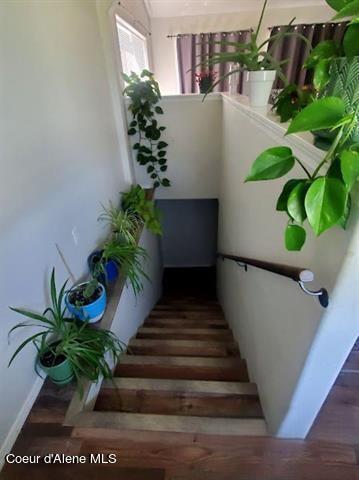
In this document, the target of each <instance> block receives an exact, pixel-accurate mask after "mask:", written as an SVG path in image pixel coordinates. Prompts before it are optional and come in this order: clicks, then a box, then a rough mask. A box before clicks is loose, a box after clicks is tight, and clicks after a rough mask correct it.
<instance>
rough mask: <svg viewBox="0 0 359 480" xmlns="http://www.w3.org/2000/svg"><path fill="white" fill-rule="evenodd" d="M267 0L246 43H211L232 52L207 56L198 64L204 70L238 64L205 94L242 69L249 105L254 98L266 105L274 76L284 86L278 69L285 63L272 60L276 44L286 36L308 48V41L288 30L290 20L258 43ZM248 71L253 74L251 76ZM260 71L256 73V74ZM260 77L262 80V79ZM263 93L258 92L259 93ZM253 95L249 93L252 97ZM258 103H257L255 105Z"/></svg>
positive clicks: (283, 77) (281, 73) (254, 101)
mask: <svg viewBox="0 0 359 480" xmlns="http://www.w3.org/2000/svg"><path fill="white" fill-rule="evenodd" d="M267 3H268V0H264V3H263V8H262V11H261V14H260V18H259V22H258V25H257V27H256V29H255V30H254V31H252V32H251V38H250V42H249V43H242V42H229V41H225V40H224V41H219V42H212V43H218V44H220V45H222V46H226V47H229V48H231V50H232V51H230V52H219V53H214V54H213V55H211V56H210V57H209V59H208V60H207V61H205V62H201V63H200V64H199V65H203V64H205V65H207V66H208V67H212V66H213V65H216V64H221V63H227V62H233V63H234V64H238V65H239V66H238V68H236V69H234V70H231V71H230V72H228V73H226V74H225V75H223V76H221V77H220V78H219V79H218V80H217V81H216V82H214V83H213V85H212V87H211V88H210V89H209V90H208V91H207V92H206V93H209V92H211V91H212V90H213V88H214V87H215V86H216V85H217V84H218V83H220V82H221V81H222V80H224V79H225V78H227V77H229V76H230V75H233V74H236V73H238V72H241V71H243V70H246V71H248V72H250V73H249V76H248V80H249V82H250V85H251V88H250V90H252V87H253V92H251V91H250V97H252V99H251V103H253V104H256V105H259V104H258V103H257V102H256V98H255V97H256V96H258V97H260V96H262V100H263V102H264V104H267V103H268V99H269V95H270V91H271V89H272V85H273V81H274V79H275V76H276V75H278V76H279V77H280V78H281V79H282V81H283V82H284V84H285V85H287V83H288V81H287V79H286V77H285V75H284V74H283V72H282V70H281V67H282V65H284V64H285V63H287V60H284V61H281V62H278V61H277V60H276V59H275V58H274V57H273V51H274V48H275V46H276V45H277V43H278V42H279V41H281V40H283V39H284V38H286V37H298V38H300V39H302V40H303V41H304V42H305V43H307V44H308V45H310V44H309V42H308V40H307V39H306V38H305V37H304V36H303V35H300V34H299V33H297V32H293V31H289V30H290V28H291V26H292V24H293V22H294V20H295V19H293V20H292V21H291V22H290V23H289V25H288V28H287V29H286V30H283V31H281V32H279V33H277V34H276V35H274V36H272V37H271V38H268V39H266V40H264V41H262V42H260V41H259V38H260V36H261V28H262V23H263V18H264V14H265V11H266V8H267ZM251 72H257V73H254V74H251ZM258 72H260V74H258ZM262 77H263V78H262ZM258 83H261V84H262V85H261V89H262V90H257V89H256V85H258ZM264 89H265V90H266V91H265V92H263V93H262V91H263V90H264ZM252 93H253V94H252ZM259 103H261V102H259Z"/></svg>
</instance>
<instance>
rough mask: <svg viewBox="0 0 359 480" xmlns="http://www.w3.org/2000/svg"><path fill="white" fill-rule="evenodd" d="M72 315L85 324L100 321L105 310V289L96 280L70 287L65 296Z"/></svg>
mask: <svg viewBox="0 0 359 480" xmlns="http://www.w3.org/2000/svg"><path fill="white" fill-rule="evenodd" d="M65 303H66V306H67V308H68V310H69V311H70V313H71V314H72V315H74V316H75V317H76V318H77V319H78V320H81V321H83V322H87V323H96V322H98V321H100V320H101V318H102V317H103V315H104V313H105V310H106V289H105V287H104V286H103V285H102V283H100V282H99V281H98V280H97V278H92V279H91V280H89V281H87V282H83V283H80V284H79V285H75V286H74V287H72V288H71V289H70V290H69V291H68V292H67V293H66V296H65Z"/></svg>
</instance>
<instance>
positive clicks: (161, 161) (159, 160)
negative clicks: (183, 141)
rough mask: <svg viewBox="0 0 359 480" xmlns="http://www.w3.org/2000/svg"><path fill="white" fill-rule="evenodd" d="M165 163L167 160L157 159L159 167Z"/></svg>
mask: <svg viewBox="0 0 359 480" xmlns="http://www.w3.org/2000/svg"><path fill="white" fill-rule="evenodd" d="M166 162H167V158H159V159H158V163H159V164H160V165H164V164H165V163H166Z"/></svg>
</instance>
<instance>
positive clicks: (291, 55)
mask: <svg viewBox="0 0 359 480" xmlns="http://www.w3.org/2000/svg"><path fill="white" fill-rule="evenodd" d="M346 26H347V23H346V22H343V23H317V24H314V25H307V24H306V25H304V24H303V25H295V26H293V27H291V28H290V29H289V31H290V32H297V33H300V34H301V35H303V36H304V37H305V38H307V39H308V40H309V42H310V43H311V45H312V47H315V46H316V45H318V43H319V42H321V41H323V40H332V39H333V40H337V41H338V42H341V41H342V39H343V36H344V32H345V29H346ZM286 29H288V27H285V26H282V27H273V28H272V30H271V37H273V36H274V35H276V34H277V33H279V32H282V31H284V30H286ZM269 48H272V55H273V57H274V58H275V59H276V60H278V61H282V60H287V59H288V60H289V61H288V63H287V64H286V65H284V66H283V67H282V71H283V73H284V75H285V76H286V77H287V79H288V81H289V82H290V83H296V84H297V85H300V86H303V85H310V84H311V83H312V80H313V72H312V71H308V70H306V69H303V68H302V67H303V64H304V62H305V60H306V58H307V57H308V55H309V51H310V49H309V47H308V46H307V44H306V43H305V42H304V41H303V40H301V39H300V38H297V37H288V38H284V39H282V40H280V41H279V42H276V43H273V44H272V46H271V44H269ZM273 88H275V89H277V88H283V82H282V80H280V79H279V78H277V80H276V81H275V84H274V86H273Z"/></svg>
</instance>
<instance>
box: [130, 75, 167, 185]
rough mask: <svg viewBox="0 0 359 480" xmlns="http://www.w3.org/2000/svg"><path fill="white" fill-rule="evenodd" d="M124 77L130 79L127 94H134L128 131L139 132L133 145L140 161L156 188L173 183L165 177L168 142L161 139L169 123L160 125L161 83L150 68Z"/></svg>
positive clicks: (134, 133)
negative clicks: (165, 125) (158, 118)
mask: <svg viewBox="0 0 359 480" xmlns="http://www.w3.org/2000/svg"><path fill="white" fill-rule="evenodd" d="M123 77H124V79H125V82H126V83H127V86H126V88H125V89H124V94H125V95H127V96H128V97H130V105H129V107H128V108H129V111H130V112H131V113H132V117H133V119H132V121H131V123H130V128H129V130H128V134H129V135H130V136H135V135H137V142H136V143H134V145H133V150H134V151H135V152H136V155H137V156H136V158H137V161H138V163H139V164H140V165H143V166H146V168H147V173H148V175H149V176H150V178H151V179H152V180H153V186H154V188H157V187H159V186H162V187H169V186H170V185H171V184H170V181H169V180H168V178H165V177H164V178H163V177H162V175H163V174H164V172H166V170H167V158H166V153H167V152H166V149H167V147H168V144H167V143H166V142H164V141H163V140H161V136H162V132H163V131H164V130H165V129H166V127H164V126H162V125H159V123H158V120H157V118H156V115H162V114H163V110H162V108H161V107H160V106H159V105H158V102H159V101H160V99H161V92H160V89H159V86H158V83H157V82H156V80H155V79H154V76H153V74H152V73H151V72H149V71H148V70H143V72H142V73H141V75H140V76H139V75H137V74H136V73H133V72H132V73H131V75H125V74H123Z"/></svg>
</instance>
